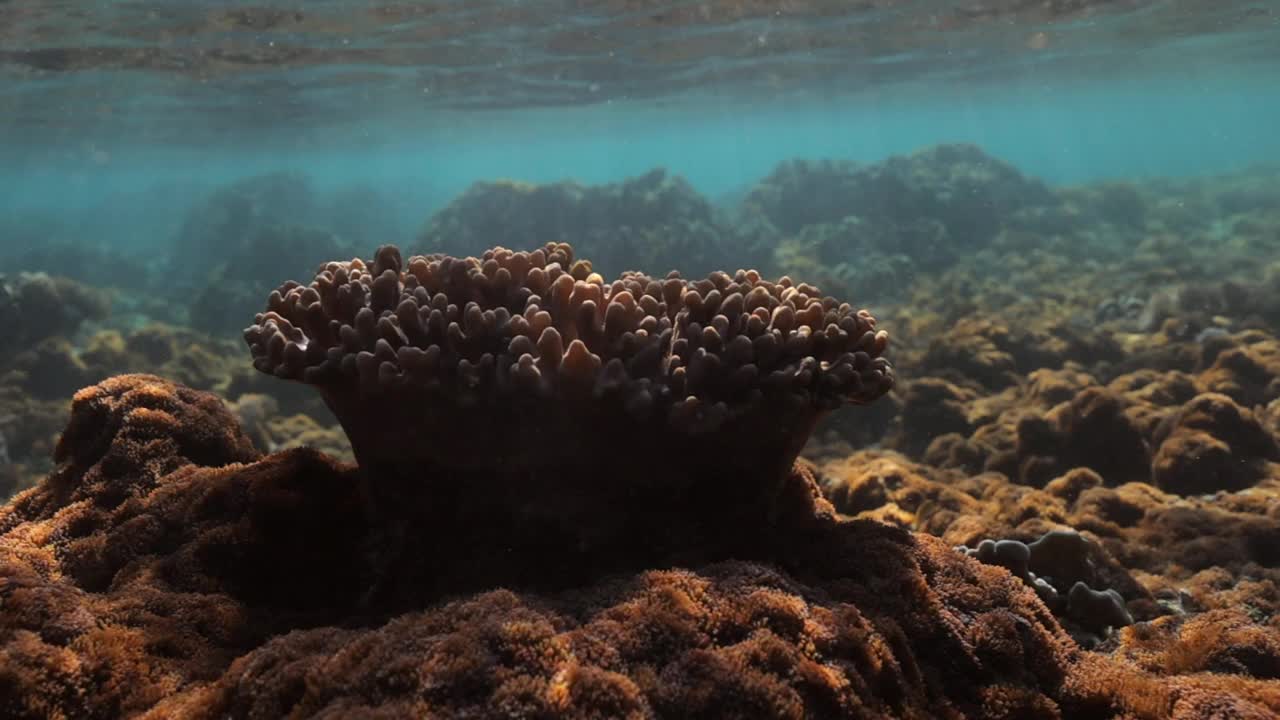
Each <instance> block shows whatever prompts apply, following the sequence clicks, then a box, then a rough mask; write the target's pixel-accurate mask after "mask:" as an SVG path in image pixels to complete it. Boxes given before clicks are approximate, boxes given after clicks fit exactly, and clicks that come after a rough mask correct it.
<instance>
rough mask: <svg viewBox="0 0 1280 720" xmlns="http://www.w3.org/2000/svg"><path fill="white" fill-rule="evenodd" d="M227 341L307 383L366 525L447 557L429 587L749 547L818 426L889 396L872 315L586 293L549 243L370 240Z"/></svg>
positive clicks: (637, 289)
mask: <svg viewBox="0 0 1280 720" xmlns="http://www.w3.org/2000/svg"><path fill="white" fill-rule="evenodd" d="M245 337H246V340H247V341H248V343H249V345H250V347H251V349H252V352H253V356H254V365H255V366H256V367H257V368H258V369H259V370H262V371H264V372H267V373H271V374H274V375H276V376H279V377H283V378H289V379H294V380H301V381H304V382H306V383H307V384H309V385H313V386H315V387H316V388H317V389H318V390H319V392H320V394H321V395H322V396H323V397H324V399H325V401H326V403H327V404H328V405H329V407H330V408H331V409H332V410H333V412H334V414H335V415H336V416H337V417H338V419H339V420H340V421H341V423H342V425H343V428H344V430H345V431H346V433H347V435H348V437H349V438H350V440H351V445H352V448H353V450H354V453H355V457H356V460H357V462H358V463H359V465H360V467H361V470H362V471H363V473H364V475H365V476H366V477H367V478H368V479H369V482H368V486H369V487H368V492H369V493H370V496H371V498H372V501H373V505H374V508H375V509H374V512H377V513H381V514H383V515H384V517H391V516H398V517H399V518H400V519H399V521H398V522H399V523H401V524H404V525H407V524H413V525H415V526H417V527H420V528H431V529H432V534H431V535H429V536H428V537H425V538H423V540H424V541H425V542H428V543H430V542H445V541H449V542H452V543H455V544H459V545H462V546H463V547H464V548H465V549H464V550H463V551H461V552H459V553H458V554H457V555H455V556H453V557H451V558H448V561H449V563H450V564H449V565H448V566H438V567H434V568H432V569H431V571H430V572H429V573H427V575H428V576H429V577H431V578H433V580H432V582H437V583H448V582H451V580H450V578H451V577H454V576H458V575H460V576H461V577H470V578H473V579H476V578H480V577H484V575H483V573H484V572H485V571H486V570H488V569H493V570H494V572H495V574H494V575H493V576H492V577H493V578H494V579H497V578H510V577H513V576H520V575H521V573H522V572H523V570H522V568H527V567H531V565H530V563H529V562H528V560H529V558H528V557H526V555H527V554H546V553H548V552H551V550H552V549H553V548H554V549H555V551H554V553H553V554H555V555H557V556H558V557H560V558H561V567H560V568H558V569H557V570H556V571H555V572H552V571H551V570H550V569H549V568H547V567H546V564H545V563H543V564H542V566H541V567H540V569H539V578H540V579H541V580H543V581H545V582H550V583H555V582H558V581H562V580H564V579H568V578H573V577H577V578H580V577H581V575H582V573H584V572H597V571H599V569H600V568H602V567H632V568H634V567H647V566H649V564H650V563H653V562H661V561H664V560H669V559H670V558H671V557H673V556H672V553H675V554H676V556H680V555H681V554H684V553H691V552H692V553H695V554H696V555H697V556H698V557H702V558H709V557H716V556H718V555H723V554H725V553H728V552H729V551H730V550H731V549H741V546H742V544H743V543H761V542H764V539H765V538H767V537H768V533H767V532H764V529H766V528H769V527H771V526H772V525H773V524H774V523H775V522H776V517H775V511H774V501H775V499H776V498H777V497H778V496H779V494H780V493H781V492H782V485H783V483H784V481H785V479H786V477H787V475H788V472H789V470H790V467H791V465H792V463H793V462H794V460H795V458H796V456H797V454H798V453H799V450H800V448H801V446H802V445H803V444H804V441H805V439H806V438H807V436H808V434H809V432H810V430H811V429H812V427H813V425H814V423H815V422H816V421H817V420H818V418H819V417H820V416H821V415H823V414H824V413H825V412H827V411H828V410H831V409H834V408H835V407H838V406H839V405H841V404H843V403H846V402H849V403H869V402H871V401H873V400H875V399H876V398H878V397H880V396H881V395H883V394H884V393H886V392H887V391H888V390H889V389H890V387H891V386H892V383H893V374H892V371H891V368H890V366H889V364H888V362H887V361H886V360H885V359H884V358H883V357H882V356H881V353H882V352H883V350H884V349H885V344H886V339H887V336H886V334H885V333H884V332H883V331H880V330H877V329H876V322H875V319H874V318H872V317H871V316H870V314H868V313H866V312H865V311H855V310H854V309H853V308H852V307H851V306H849V305H848V304H847V303H846V304H842V303H838V302H837V301H835V300H833V299H831V298H823V297H821V295H820V294H819V293H818V291H817V289H816V288H813V287H811V286H809V285H806V284H803V283H801V284H796V283H793V282H792V281H791V280H790V279H787V278H783V279H781V280H780V281H779V282H777V283H774V282H769V281H767V280H764V279H763V278H761V277H760V276H759V274H758V273H756V272H755V271H738V272H737V273H736V274H735V275H733V276H730V275H728V274H725V273H713V274H712V275H711V276H709V277H708V278H706V279H704V280H697V281H691V280H686V279H683V278H681V277H680V276H679V275H677V274H672V275H670V276H668V277H667V278H665V279H662V280H659V279H654V278H651V277H648V276H645V275H641V274H637V273H624V274H623V275H622V276H621V277H620V278H619V279H617V280H616V281H614V282H612V283H605V282H604V280H603V279H602V278H601V277H600V276H599V275H598V274H596V273H593V272H592V270H591V265H590V263H588V262H586V261H582V260H575V259H574V256H573V251H572V249H571V248H570V247H569V246H568V245H564V244H548V245H547V246H545V247H543V248H540V249H538V250H535V251H533V252H529V253H526V252H512V251H510V250H506V249H502V248H498V249H495V250H491V251H489V252H486V253H485V254H484V255H483V256H481V257H479V258H465V259H457V258H452V257H447V256H427V257H422V256H419V257H414V258H410V259H409V261H408V262H407V263H406V262H405V261H403V260H402V258H401V256H400V254H399V252H398V250H396V249H395V248H394V247H390V246H387V247H383V248H381V249H379V251H378V253H377V257H376V258H375V260H374V261H373V262H372V263H365V262H364V261H362V260H359V259H357V260H352V261H350V262H342V263H338V262H334V263H330V264H328V265H327V266H325V267H324V268H322V270H321V272H320V274H319V275H318V276H317V277H316V279H315V280H314V281H313V282H312V283H311V284H310V285H308V286H303V285H300V284H298V283H293V282H291V283H287V284H285V285H284V286H282V287H281V288H280V290H279V291H277V292H276V293H273V294H272V296H271V298H270V301H269V303H268V311H267V312H266V313H263V314H260V315H259V316H258V317H257V319H256V323H255V325H254V326H252V327H250V328H249V329H248V330H246V332H245ZM638 448H652V450H639V451H638V450H637V449H638ZM624 507H625V508H627V510H628V512H626V513H624V514H618V513H617V512H616V511H614V512H606V511H604V510H606V509H610V508H624ZM406 513H409V515H406ZM413 513H418V514H417V515H416V516H415V517H412V519H410V516H412V514H413ZM495 518H503V520H502V521H501V522H495V520H494V519H495ZM742 527H756V528H760V529H761V532H760V533H759V534H757V535H755V536H753V537H744V535H743V534H742V533H741V532H740V530H738V529H739V528H742ZM464 538H465V539H466V540H465V542H462V541H461V540H462V539H464ZM588 569H589V570H588ZM461 577H459V578H455V579H458V580H459V581H460V582H461V581H462V580H461Z"/></svg>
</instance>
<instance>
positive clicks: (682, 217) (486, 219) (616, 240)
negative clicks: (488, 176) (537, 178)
mask: <svg viewBox="0 0 1280 720" xmlns="http://www.w3.org/2000/svg"><path fill="white" fill-rule="evenodd" d="M546 242H564V243H568V244H570V245H572V246H573V247H575V248H577V249H578V251H579V252H581V253H583V254H584V255H586V256H589V257H591V258H592V262H593V263H594V265H595V267H596V268H597V269H598V270H600V271H601V272H602V273H614V274H616V273H621V272H624V271H628V270H636V271H640V272H645V273H664V272H667V271H668V270H670V269H673V268H675V269H678V270H680V271H681V272H683V273H685V274H687V275H700V274H703V273H709V272H711V271H712V270H715V269H716V268H718V267H719V266H720V264H721V262H723V259H724V258H728V257H734V258H736V259H737V261H738V262H742V263H746V264H747V265H748V266H758V265H759V263H760V262H761V261H764V260H766V259H767V248H766V247H758V246H754V245H753V244H751V243H745V242H741V241H740V240H738V239H736V238H735V237H734V236H733V234H732V233H731V231H730V229H729V228H728V227H726V224H725V223H724V222H722V221H721V219H719V218H718V217H717V214H716V212H715V210H714V209H713V208H712V206H711V203H709V202H708V201H707V200H706V199H705V198H703V197H702V196H701V195H699V194H698V193H697V192H696V191H695V190H694V189H693V188H692V187H691V186H690V185H689V183H688V182H686V181H685V180H684V179H683V178H681V177H679V176H674V175H669V174H668V173H667V172H666V171H665V170H662V169H660V168H659V169H655V170H652V171H650V172H648V173H646V174H644V175H641V176H638V177H634V178H629V179H627V180H624V181H622V182H620V183H614V184H608V185H600V186H582V185H580V184H578V183H573V182H562V183H554V184H547V185H533V184H528V183H521V182H514V181H500V182H487V183H477V184H476V185H474V186H472V187H471V188H470V189H468V190H467V191H466V192H465V193H463V194H462V196H460V197H459V198H457V199H456V200H455V201H454V202H452V203H451V204H450V205H449V206H448V207H446V208H444V209H443V210H441V211H440V212H438V213H436V214H435V215H434V216H433V217H432V218H431V220H430V222H429V223H428V225H427V227H426V228H425V230H424V231H423V233H422V236H421V237H420V238H419V241H418V243H417V246H416V247H418V248H420V249H422V250H423V251H425V252H428V253H448V254H453V255H457V256H463V255H467V254H479V253H482V252H483V251H484V250H485V249H486V248H488V247H490V246H493V245H500V246H505V247H531V246H539V245H542V244H543V243H546Z"/></svg>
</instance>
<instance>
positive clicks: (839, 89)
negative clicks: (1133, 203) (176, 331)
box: [0, 0, 1280, 248]
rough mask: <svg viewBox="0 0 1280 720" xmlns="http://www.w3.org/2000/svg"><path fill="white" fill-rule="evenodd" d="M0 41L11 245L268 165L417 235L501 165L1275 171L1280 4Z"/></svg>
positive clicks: (875, 9) (117, 12)
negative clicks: (366, 194) (950, 150)
mask: <svg viewBox="0 0 1280 720" xmlns="http://www.w3.org/2000/svg"><path fill="white" fill-rule="evenodd" d="M0 27H3V28H5V29H3V30H0V48H2V50H0V83H3V84H2V85H0V130H3V136H2V138H0V188H3V193H0V238H3V237H4V235H3V233H6V232H7V233H9V234H11V235H12V233H14V232H15V230H14V227H15V226H19V227H20V228H25V229H26V231H27V232H30V229H31V227H32V225H33V224H38V223H44V224H45V225H47V226H49V227H54V228H57V229H56V230H48V231H46V232H56V233H59V234H61V235H63V236H66V237H64V238H63V239H68V240H73V241H94V242H97V243H105V244H107V245H111V246H114V247H122V248H123V247H135V248H147V247H155V246H160V245H163V244H164V243H165V242H166V241H167V239H168V238H170V237H171V236H172V234H173V233H174V231H175V228H176V227H177V225H178V224H179V223H180V222H181V218H182V215H183V213H184V212H185V210H186V209H187V207H188V206H189V205H190V204H191V203H193V202H195V201H197V200H199V199H200V198H203V197H205V196H206V194H207V193H208V192H209V191H210V189H211V188H215V187H217V186H220V185H223V184H226V183H228V182H231V181H234V180H236V179H239V178H243V177H247V176H252V175H255V174H259V173H263V172H271V171H277V170H288V171H294V172H298V173H300V174H302V175H304V176H305V177H306V178H307V179H308V180H309V181H310V182H311V183H312V185H313V186H314V187H315V188H316V190H317V191H318V192H319V193H320V194H321V195H320V196H321V197H322V198H323V197H325V195H324V193H327V192H334V193H336V192H339V191H342V190H344V189H350V188H352V187H359V188H361V189H362V190H364V191H371V192H375V193H376V194H377V195H379V197H380V201H381V203H382V205H381V211H380V212H381V213H382V214H383V216H384V217H385V218H386V220H387V221H388V225H389V226H390V227H394V228H395V230H394V231H393V232H395V233H402V234H404V235H405V236H406V237H401V238H397V237H392V238H388V240H396V241H405V240H407V236H411V235H412V233H414V232H415V231H416V230H417V229H418V228H420V227H421V224H422V223H423V222H424V221H425V219H426V218H427V217H429V215H430V214H431V212H432V211H434V210H435V209H438V208H439V207H440V206H442V205H443V204H445V203H447V202H448V201H449V200H450V199H451V198H453V197H454V196H456V195H457V194H458V193H459V192H461V191H462V190H464V189H465V188H466V187H467V186H468V185H469V184H470V183H472V182H474V181H477V180H486V179H494V178H517V179H522V180H528V181H534V182H547V181H555V180H561V179H575V180H578V181H581V182H584V183H603V182H611V181H616V180H619V179H621V178H624V177H627V176H634V175H638V174H641V173H643V172H645V171H647V170H649V169H651V168H653V167H655V166H663V167H666V168H667V169H668V170H670V171H671V172H673V173H677V174H681V175H683V176H685V177H686V178H687V179H688V180H689V181H690V182H691V183H692V184H693V185H694V186H695V187H696V188H697V189H698V190H699V191H700V192H702V193H703V194H704V195H706V196H708V197H711V198H722V197H728V198H732V197H733V196H734V195H735V194H736V193H739V192H741V191H742V190H743V189H744V188H746V187H749V186H750V185H751V184H752V183H753V182H755V181H756V180H758V179H759V178H760V177H762V176H764V175H766V174H767V173H768V172H769V171H770V170H771V169H772V168H773V167H774V166H775V165H776V164H777V163H779V162H780V161H783V160H787V159H790V158H795V157H809V158H819V157H836V158H849V159H854V160H859V161H864V162H874V161H877V160H880V159H882V158H883V157H885V156H887V155H890V154H894V153H904V152H908V151H911V150H914V149H916V148H919V147H922V146H926V145H930V144H935V143H940V142H972V143H976V144H977V145H979V146H981V147H982V148H983V149H984V150H986V151H987V152H989V153H991V154H993V155H995V156H997V157H999V158H1001V159H1004V160H1006V161H1008V162H1010V163H1012V164H1013V165H1015V166H1017V167H1018V168H1019V169H1021V170H1022V171H1023V172H1024V173H1027V174H1029V175H1032V176H1036V177H1039V178H1041V179H1043V180H1045V181H1046V182H1049V183H1051V184H1071V183H1081V182H1085V181H1089V180H1094V179H1099V178H1142V177H1150V176H1187V175H1196V174H1206V173H1215V172H1223V171H1229V170H1233V169H1236V168H1239V167H1242V166H1245V165H1248V164H1252V163H1257V162H1275V161H1280V133H1276V132H1275V128H1276V127H1278V126H1280V85H1278V84H1277V83H1276V78H1277V77H1280V12H1278V11H1277V9H1276V7H1275V6H1274V4H1272V3H1256V2H1252V3H1251V2H1213V3H1210V2H1134V1H1130V2H1094V3H1090V2H1084V1H1083V0H1081V1H1078V2H1050V3H1026V2H1014V1H1012V0H1004V1H1003V2H983V3H979V2H965V3H912V2H905V3H904V2H863V3H837V2H789V3H781V4H775V3H751V2H732V3H729V2H720V3H715V2H713V3H657V2H613V3H609V2H581V3H567V2H545V1H543V2H536V1H524V2H518V1H517V2H482V3H476V2H453V3H447V2H446V3H434V4H431V5H424V6H421V7H417V6H408V5H405V6H398V5H378V4H374V5H370V4H364V3H358V4H353V3H341V2H323V3H307V4H306V6H305V7H303V6H302V5H301V4H297V5H296V7H295V5H293V4H282V3H275V4H271V5H262V4H257V5H247V4H240V3H231V4H225V3H159V4H150V7H146V6H144V5H143V4H135V3H99V4H97V5H94V6H90V7H89V8H87V9H85V8H79V7H77V6H75V4H61V3H55V4H50V3H35V2H16V1H10V2H6V3H2V4H0ZM332 197H335V198H336V197H337V196H332ZM335 201H336V200H335Z"/></svg>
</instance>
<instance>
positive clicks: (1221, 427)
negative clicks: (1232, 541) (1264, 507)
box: [1151, 393, 1280, 495]
mask: <svg viewBox="0 0 1280 720" xmlns="http://www.w3.org/2000/svg"><path fill="white" fill-rule="evenodd" d="M1155 442H1156V445H1157V447H1158V450H1157V451H1156V454H1155V458H1154V459H1153V461H1152V464H1151V481H1152V484H1154V485H1155V486H1156V487H1159V488H1160V489H1162V490H1166V491H1168V492H1172V493H1178V494H1181V495H1191V494H1209V493H1214V492H1218V491H1223V490H1225V491H1233V490H1240V489H1243V488H1245V487H1248V486H1249V485H1252V484H1253V483H1255V482H1257V481H1259V480H1261V479H1263V478H1265V477H1267V476H1268V474H1269V472H1268V471H1269V469H1270V468H1269V466H1268V463H1270V462H1280V444H1278V443H1277V442H1276V439H1275V436H1273V435H1272V434H1271V433H1270V432H1268V431H1267V429H1266V428H1264V427H1263V426H1262V424H1261V423H1260V422H1259V421H1258V419H1257V418H1256V417H1255V416H1254V414H1253V413H1252V412H1250V411H1249V410H1246V409H1245V408H1242V407H1240V406H1239V405H1236V404H1235V403H1234V402H1232V401H1231V398H1228V397H1226V396H1224V395H1218V394H1214V393H1206V394H1204V395H1199V396H1197V397H1195V398H1194V399H1192V400H1191V401H1189V402H1187V403H1186V404H1185V405H1183V406H1182V407H1181V408H1179V409H1178V411H1177V412H1176V413H1174V414H1172V415H1170V416H1169V417H1168V418H1166V419H1165V420H1164V422H1163V423H1162V424H1161V425H1160V427H1159V428H1158V429H1157V430H1156V433H1155Z"/></svg>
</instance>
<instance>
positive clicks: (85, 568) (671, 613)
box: [0, 376, 1076, 718]
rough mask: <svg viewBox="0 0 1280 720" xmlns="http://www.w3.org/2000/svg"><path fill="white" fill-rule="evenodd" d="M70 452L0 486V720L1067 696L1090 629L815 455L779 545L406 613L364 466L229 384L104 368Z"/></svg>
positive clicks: (619, 712)
mask: <svg viewBox="0 0 1280 720" xmlns="http://www.w3.org/2000/svg"><path fill="white" fill-rule="evenodd" d="M62 458H63V465H62V466H61V467H60V469H59V471H58V472H57V473H55V475H54V476H52V477H51V478H49V479H48V480H47V481H46V482H44V483H42V484H41V485H40V486H38V487H36V488H34V489H32V490H29V491H27V492H25V493H24V494H22V495H21V496H19V497H18V498H16V499H15V500H14V501H13V502H12V503H10V504H9V505H8V506H6V507H5V508H4V509H3V510H0V597H2V598H3V601H4V612H3V613H0V715H3V716H4V717H15V718H47V717H122V716H134V715H139V714H145V715H146V716H148V717H152V718H163V717H219V718H221V717H236V718H240V717H283V716H290V715H292V716H298V717H304V716H314V715H324V714H326V713H327V714H329V715H342V716H344V717H386V716H396V715H403V714H417V715H422V716H428V717H458V716H465V715H468V714H472V715H482V716H502V717H529V716H540V715H541V716H546V715H551V714H555V715H560V716H569V717H638V718H643V717H806V716H808V717H812V716H822V717H851V718H857V717H885V716H898V717H939V716H958V715H961V714H963V715H968V716H974V717H1006V716H1008V717H1012V716H1019V713H1021V716H1024V717H1025V716H1029V715H1028V713H1030V714H1032V715H1033V716H1035V717H1054V716H1055V715H1058V714H1061V712H1062V711H1063V710H1064V709H1066V708H1067V707H1068V706H1069V704H1070V703H1071V702H1073V700H1072V699H1071V697H1069V696H1065V695H1063V694H1062V688H1063V687H1064V683H1065V682H1066V681H1067V679H1068V676H1069V673H1070V668H1071V666H1072V663H1073V661H1074V660H1073V658H1074V657H1075V654H1076V650H1075V649H1074V648H1073V646H1072V645H1071V643H1070V641H1069V640H1068V639H1067V638H1066V636H1065V635H1064V633H1063V632H1062V630H1061V629H1060V628H1059V627H1058V626H1057V624H1056V623H1055V622H1054V621H1053V619H1052V617H1051V616H1050V615H1049V613H1048V612H1047V611H1046V610H1045V608H1044V607H1043V606H1042V605H1041V604H1040V603H1039V602H1038V601H1037V600H1036V598H1035V596H1034V594H1033V593H1032V592H1031V591H1030V590H1029V589H1027V588H1025V587H1024V586H1023V585H1022V583H1021V582H1020V581H1018V580H1017V579H1016V578H1013V577H1011V576H1009V575H1008V574H1007V573H1005V572H1004V571H1003V570H999V569H993V568H987V567H984V566H982V565H980V564H978V563H975V562H972V561H970V560H969V559H967V558H964V557H963V556H961V555H959V554H958V553H955V552H954V551H952V550H951V549H950V547H948V546H947V545H946V544H945V543H943V542H941V541H938V540H936V539H931V538H928V537H914V536H912V535H910V534H908V533H905V532H903V531H901V530H898V529H894V528H890V527H887V526H883V525H880V524H878V523H873V522H865V521H859V522H837V521H835V520H834V517H833V516H832V514H831V509H830V506H828V505H826V503H825V502H823V501H822V500H821V499H820V498H819V497H818V496H817V495H816V494H815V493H816V488H815V487H814V486H813V483H812V479H811V478H809V477H808V476H807V475H806V474H805V473H804V472H798V473H797V474H795V475H793V476H792V477H793V481H792V482H791V483H790V484H789V488H790V489H789V490H788V492H787V493H786V497H784V498H783V499H782V500H781V501H780V503H781V505H780V512H785V513H789V514H791V515H793V516H795V517H797V518H800V517H807V518H808V520H807V521H805V522H803V523H797V524H796V530H795V531H794V532H792V533H791V534H789V535H787V536H785V537H783V538H780V540H779V547H778V548H777V554H778V557H779V559H778V561H777V562H776V563H773V564H768V565H766V564H760V563H751V562H741V561H734V562H727V563H719V564H712V565H705V566H699V567H692V568H689V569H671V570H661V571H652V572H642V573H640V574H636V575H631V576H622V577H618V578H615V579H612V580H607V581H596V582H594V583H589V584H588V585H586V586H584V587H582V588H577V589H572V590H566V591H563V592H557V593H550V594H536V593H531V592H528V591H521V590H519V589H516V590H501V591H493V592H487V593H483V594H480V595H476V596H471V597H463V598H460V599H456V600H454V601H452V602H449V603H447V604H435V602H433V601H432V600H431V599H429V598H425V597H424V598H421V599H420V600H419V603H418V607H417V608H416V609H412V610H409V611H407V612H406V611H401V610H396V609H393V608H388V607H382V606H368V605H361V603H360V602H359V597H360V594H361V590H362V589H363V586H362V583H363V576H362V567H363V566H364V564H365V563H367V562H368V561H369V559H368V557H367V556H366V555H365V554H364V553H362V552H360V551H359V550H358V549H359V548H360V547H362V546H363V544H364V539H365V537H367V536H368V535H369V533H370V532H372V529H371V528H369V527H368V526H367V525H365V524H364V523H363V522H362V521H361V519H360V518H361V513H360V512H359V511H358V509H359V507H360V500H359V493H358V492H357V486H358V480H357V478H356V477H355V476H354V474H353V471H350V470H345V469H342V468H340V467H336V466H334V465H333V464H332V463H330V462H328V461H326V460H325V459H324V458H322V457H320V456H318V455H317V454H315V453H314V452H310V451H303V450H295V451H288V452H285V453H281V454H277V455H273V456H268V457H265V458H260V459H258V458H257V455H256V453H255V452H254V451H253V450H252V449H250V448H249V445H248V441H247V438H246V437H245V436H244V435H243V434H242V433H241V432H240V431H239V429H238V428H237V426H236V424H235V422H234V420H233V419H232V418H231V416H230V415H229V414H228V413H227V411H226V410H224V409H222V405H221V404H220V403H219V401H218V400H217V399H216V398H214V397H213V396H210V395H207V394H204V393H200V392H196V391H191V390H188V389H186V388H182V387H180V386H175V385H173V384H170V383H167V382H164V381H162V380H159V379H157V378H154V377H148V376H125V377H121V378H116V379H113V380H111V381H109V382H108V383H105V384H104V385H101V386H97V387H94V388H90V389H88V390H86V391H85V392H83V393H81V395H80V396H79V397H78V398H77V401H76V403H75V406H74V409H73V415H72V419H71V422H70V425H69V427H68V432H67V433H66V434H65V436H64V447H63V450H62ZM617 512H625V510H617ZM740 531H741V532H744V533H750V532H753V531H754V529H753V528H742V529H741V530H740ZM433 551H434V552H436V553H451V552H454V551H455V550H454V548H452V547H449V546H438V547H436V548H434V550H433Z"/></svg>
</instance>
